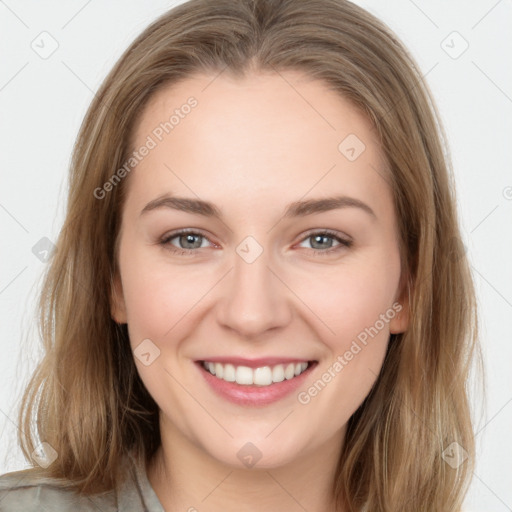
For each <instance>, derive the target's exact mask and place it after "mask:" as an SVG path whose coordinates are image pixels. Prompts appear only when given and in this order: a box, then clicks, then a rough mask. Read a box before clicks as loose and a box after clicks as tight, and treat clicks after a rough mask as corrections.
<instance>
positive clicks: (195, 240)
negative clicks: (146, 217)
mask: <svg viewBox="0 0 512 512" xmlns="http://www.w3.org/2000/svg"><path fill="white" fill-rule="evenodd" d="M174 239H178V240H179V242H178V243H179V245H180V246H179V247H177V246H176V245H175V244H173V243H172V240H174ZM329 239H331V240H335V241H336V242H338V245H335V246H334V247H333V246H332V243H331V245H330V246H329V245H327V244H326V243H325V242H326V241H328V240H329ZM306 240H313V242H312V243H313V245H317V247H313V248H311V249H309V250H310V251H313V254H314V255H319V256H320V255H322V256H323V255H330V254H332V253H333V252H336V251H339V250H341V249H344V248H349V247H351V246H352V244H353V242H352V240H346V239H345V238H342V237H341V236H339V234H338V233H337V232H336V231H331V230H323V231H313V232H309V233H308V234H307V236H306V237H305V238H303V239H302V243H303V242H305V241H306ZM203 241H209V240H208V238H207V237H206V236H205V235H203V234H201V233H200V232H197V231H194V230H192V229H182V230H180V231H175V232H174V233H170V234H169V235H166V236H164V238H162V239H161V240H160V242H159V244H160V245H162V246H164V247H166V248H167V249H169V250H170V251H171V252H173V253H176V254H180V255H182V256H194V255H195V253H197V252H198V251H197V249H202V248H204V246H203V244H202V242H203ZM322 245H324V248H321V246H322ZM318 246H320V248H319V247H318ZM325 247H326V248H325Z"/></svg>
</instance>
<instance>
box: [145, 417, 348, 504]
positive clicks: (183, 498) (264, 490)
mask: <svg viewBox="0 0 512 512" xmlns="http://www.w3.org/2000/svg"><path fill="white" fill-rule="evenodd" d="M161 436H162V444H161V446H160V448H159V449H158V450H157V452H156V454H155V456H154V457H153V459H152V460H151V462H150V463H149V465H148V467H147V474H148V480H149V482H150V484H151V486H152V487H153V489H154V491H155V493H156V495H157V496H158V498H159V500H160V502H161V504H162V506H163V507H164V509H165V510H166V511H169V512H171V511H175V510H185V511H189V510H190V511H194V510H197V511H199V510H208V512H224V511H225V510H226V509H227V508H229V507H227V504H234V505H237V507H238V510H243V511H244V512H253V511H254V512H256V511H261V510H269V511H273V510H288V511H291V512H292V511H297V512H299V511H301V512H303V511H304V510H307V511H308V512H326V511H329V512H335V511H339V510H340V507H339V506H338V507H337V506H336V505H335V503H334V500H333V488H334V481H335V471H336V467H337V463H338V459H339V456H340V452H341V448H342V444H343V437H344V436H345V428H344V429H342V431H339V432H338V433H337V435H336V437H335V438H334V437H333V438H332V439H330V440H329V441H328V442H326V443H325V444H324V445H322V446H320V447H316V448H315V450H314V451H313V452H312V453H302V454H299V455H298V456H297V457H296V458H295V459H294V460H293V461H291V462H289V463H287V464H284V465H281V466H278V467H271V468H258V467H257V465H256V466H254V467H252V468H250V469H249V468H235V467H233V466H228V465H226V464H223V463H222V462H220V461H218V460H216V459H215V458H213V457H211V456H210V455H209V454H208V453H206V452H205V451H204V450H203V449H202V448H201V447H200V446H198V445H197V444H194V443H193V442H192V441H191V440H190V439H188V438H186V437H184V436H183V435H182V434H181V432H180V431H178V430H177V429H176V428H174V427H173V426H172V425H169V424H166V423H165V422H162V421H161Z"/></svg>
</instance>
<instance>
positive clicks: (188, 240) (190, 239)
mask: <svg viewBox="0 0 512 512" xmlns="http://www.w3.org/2000/svg"><path fill="white" fill-rule="evenodd" d="M194 238H196V239H200V238H201V235H194V234H192V233H186V234H184V235H181V236H180V246H181V248H182V249H197V248H199V247H201V241H200V240H199V245H197V244H196V245H195V246H193V247H188V246H187V245H186V244H188V243H191V244H192V245H194ZM183 239H185V247H183V244H182V241H183Z"/></svg>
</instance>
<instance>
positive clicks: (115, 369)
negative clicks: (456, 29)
mask: <svg viewBox="0 0 512 512" xmlns="http://www.w3.org/2000/svg"><path fill="white" fill-rule="evenodd" d="M441 136H442V133H441V132H440V128H439V121H438V119H437V116H436V113H435V107H434V106H433V102H432V99H431V97H430V94H429V91H428V89H427V87H426V86H425V85H424V83H423V82H422V80H421V75H420V74H419V72H418V71H417V66H416V65H415V63H414V62H413V60H412V59H411V57H410V56H409V54H408V53H407V51H406V50H405V49H404V48H403V46H402V45H401V43H399V42H398V41H397V39H396V37H395V36H394V35H393V34H392V33H391V32H390V31H389V29H388V28H387V27H385V26H384V25H383V24H382V23H381V22H379V21H378V20H377V19H375V18H374V17H373V16H371V15H370V14H368V13H367V12H366V11H364V10H363V9H361V8H359V7H357V6H355V5H353V4H351V3H350V2H347V1H342V0H306V1H301V2H296V1H290V0H274V1H270V0H238V1H236V2H233V1H228V0H219V1H215V2H207V1H204V0H191V1H189V2H187V3H185V4H182V5H180V6H178V7H176V8H174V9H172V10H170V11H169V12H168V13H166V14H165V15H163V16H162V17H160V18H159V19H158V20H157V21H156V22H154V23H153V24H152V25H151V26H150V27H148V28H147V29H146V30H145V31H144V32H143V33H142V34H141V35H140V36H139V37H138V38H137V39H136V40H135V41H134V42H133V44H132V45H131V46H130V47H129V48H128V49H127V50H126V52H125V53H124V55H123V56H122V57H121V59H120V60H119V62H118V63H117V64H116V65H115V67H114V69H113V70H112V71H111V73H110V74H109V76H108V77H107V78H106V80H105V82H104V84H103V85H102V87H101V88H100V90H99V92H98V94H97V95H96V97H95V99H94V101H93V103H92V105H91V107H90V109H89V111H88V113H87V115H86V118H85V120H84V123H83V125H82V127H81V131H80V134H79V136H78V140H77V144H76V147H75V151H74V155H73V162H72V167H71V180H70V191H69V198H68V210H67V215H66V219H65V223H64V226H63V228H62V232H61V234H60V238H59V240H58V243H57V249H56V251H55V254H54V256H53V259H52V261H51V265H50V268H49V271H48V275H47V277H46V283H45V289H44V291H43V293H42V296H41V323H42V332H43V339H44V343H45V349H46V355H45V357H44V359H43V361H42V362H41V364H40V365H39V367H38V369H37V371H36V373H35V375H34V376H33V378H32V380H31V382H30V384H29V386H28V389H27V391H26V393H25V395H24V399H23V402H22V407H21V411H20V425H22V426H23V428H22V431H20V444H21V446H22V449H23V451H24V454H25V456H26V457H27V459H28V460H33V461H34V462H35V463H37V464H35V465H36V467H37V469H36V468H34V469H31V470H27V471H22V472H15V473H10V474H7V475H4V476H3V477H2V478H1V479H0V482H1V487H0V489H1V490H0V493H1V494H0V503H1V504H2V507H4V508H3V510H4V509H5V510H8V511H14V510H24V511H26V510H40V509H41V507H45V506H46V507H47V508H49V509H51V510H69V509H70V508H75V509H80V510H81V509H83V510H88V509H89V508H90V509H91V510H96V509H97V508H99V509H101V510H103V511H106V510H137V511H138V510H150V511H160V510H164V509H165V510H168V511H170V510H190V511H192V510H208V511H212V512H215V511H217V510H234V509H235V508H236V510H240V509H241V510H247V511H253V510H278V509H279V510H283V509H284V510H308V511H311V512H313V511H325V510H333V511H342V512H348V511H372V512H374V511H391V510H392V511H411V510H414V511H456V510H460V506H461V503H462V500H463V498H464V494H465V491H466V489H467V485H468V483H469V476H470V475H471V473H472V469H471V468H472V465H473V463H474V446H473V436H472V426H471V421H470V415H469V405H468V397H467V395H466V390H465V385H466V381H467V376H468V370H469V367H470V364H471V361H472V354H473V352H474V351H475V348H477V341H476V340H477V321H476V312H475V299H474V291H473V284H472V280H471V275H470V272H469V269H468V264H467V261H466V258H465V256H464V253H463V251H462V250H461V243H460V232H459V227H458V221H457V212H456V207H455V204H456V203H455V198H454V191H453V185H452V183H451V176H450V173H449V166H448V162H447V159H446V157H445V155H444V152H443V145H442V137H441ZM323 245H325V247H323ZM33 414H37V429H36V430H35V431H34V429H33V427H32V425H31V417H32V416H33Z"/></svg>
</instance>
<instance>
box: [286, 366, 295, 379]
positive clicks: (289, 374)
mask: <svg viewBox="0 0 512 512" xmlns="http://www.w3.org/2000/svg"><path fill="white" fill-rule="evenodd" d="M293 377H295V365H294V364H293V363H290V364H289V365H288V366H287V367H286V370H285V371H284V378H285V379H286V380H290V379H293Z"/></svg>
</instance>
